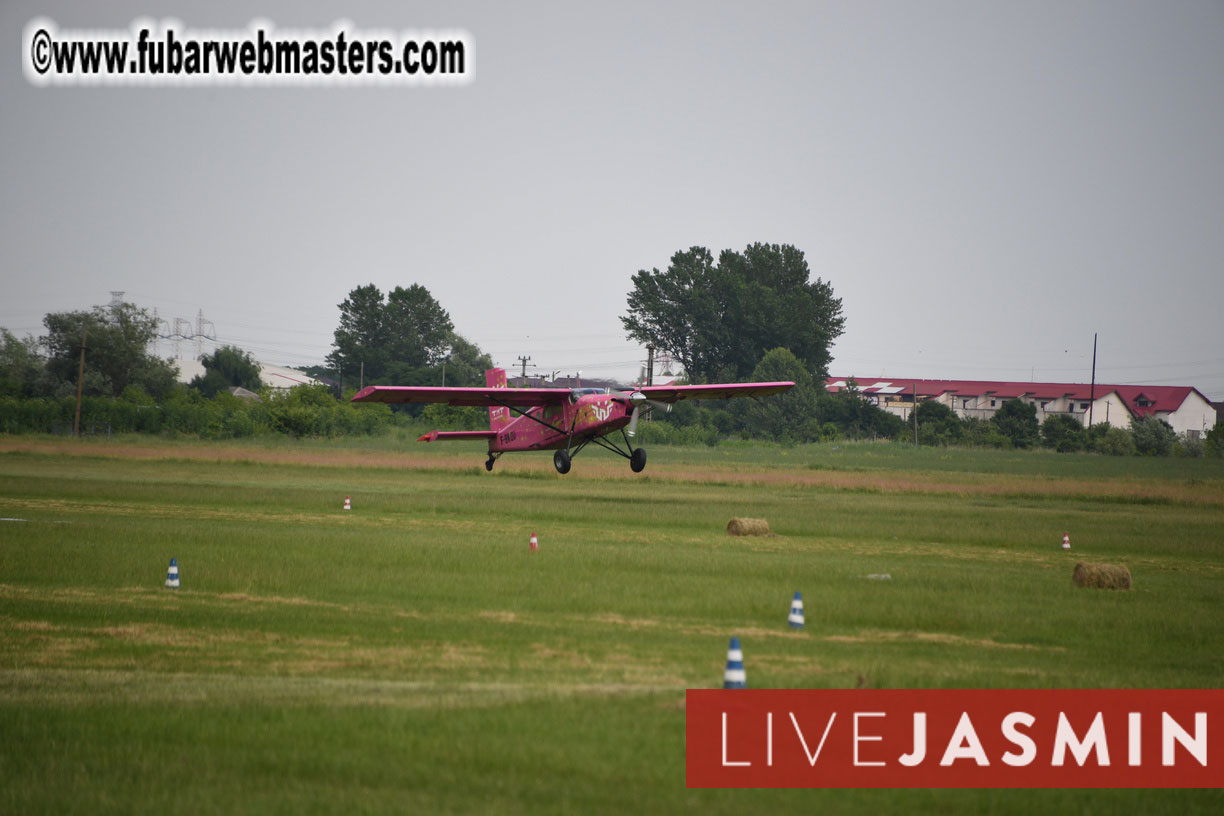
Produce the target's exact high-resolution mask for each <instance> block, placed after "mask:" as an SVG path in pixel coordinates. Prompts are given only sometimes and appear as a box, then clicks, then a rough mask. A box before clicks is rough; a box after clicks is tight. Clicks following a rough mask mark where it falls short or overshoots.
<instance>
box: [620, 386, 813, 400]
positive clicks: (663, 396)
mask: <svg viewBox="0 0 1224 816" xmlns="http://www.w3.org/2000/svg"><path fill="white" fill-rule="evenodd" d="M794 385H795V384H794V383H793V382H761V383H714V384H712V385H644V386H642V387H641V388H638V389H635V390H637V391H640V392H642V394H644V395H645V396H646V398H647V399H651V400H654V401H656V402H666V403H673V402H679V401H680V400H683V399H727V398H729V397H768V396H770V395H771V394H781V393H782V392H783V391H787V390H789V389H791V388H793V387H794Z"/></svg>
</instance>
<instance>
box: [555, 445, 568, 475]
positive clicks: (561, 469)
mask: <svg viewBox="0 0 1224 816" xmlns="http://www.w3.org/2000/svg"><path fill="white" fill-rule="evenodd" d="M553 467H555V468H556V469H557V472H558V473H560V474H562V475H564V474H566V473H569V469H570V455H569V453H568V452H567V451H563V450H559V451H557V452H556V453H554V454H553Z"/></svg>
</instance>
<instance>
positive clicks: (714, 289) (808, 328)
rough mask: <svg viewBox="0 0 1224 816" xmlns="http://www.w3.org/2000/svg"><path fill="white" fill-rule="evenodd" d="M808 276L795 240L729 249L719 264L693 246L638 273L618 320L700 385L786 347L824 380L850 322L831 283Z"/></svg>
mask: <svg viewBox="0 0 1224 816" xmlns="http://www.w3.org/2000/svg"><path fill="white" fill-rule="evenodd" d="M809 277H810V270H809V269H808V265H807V261H806V260H805V259H804V256H803V253H802V252H801V251H799V250H798V249H796V248H795V247H793V246H790V245H778V244H751V245H749V246H748V247H746V248H745V250H744V251H743V252H742V253H738V252H733V251H732V250H724V251H723V252H722V253H721V254H720V255H719V258H718V263H717V264H716V263H714V258H713V256H712V255H711V253H710V251H709V250H708V249H706V248H705V247H696V246H695V247H692V248H690V249H689V250H687V251H681V252H677V253H675V254H674V255H672V257H671V263H670V265H669V266H668V268H667V271H666V272H660V271H659V270H658V269H651V270H644V269H643V270H639V271H638V272H637V273H636V274H635V275H634V276H633V288H632V289H631V291H630V292H629V297H628V307H629V308H628V311H627V313H626V314H625V316H624V317H622V318H621V323H622V324H623V325H624V327H625V331H626V332H627V333H628V335H629V337H630V338H632V339H635V340H637V341H639V342H641V343H643V344H645V345H653V346H655V347H656V348H658V349H660V350H662V351H665V352H667V353H669V354H670V355H671V356H672V357H674V358H675V359H677V360H679V361H680V362H681V363H682V364H683V365H684V368H685V371H686V372H687V373H688V375H689V377H690V379H692V380H693V381H695V382H701V381H709V380H713V379H717V378H720V377H723V376H728V377H732V378H735V379H744V378H746V377H747V376H748V375H749V374H750V372H751V371H752V370H753V368H754V367H755V366H756V364H757V362H758V361H759V360H760V359H761V358H762V357H763V355H764V354H765V352H766V351H768V350H770V349H775V348H786V349H789V350H790V352H791V353H792V354H793V355H794V356H795V357H796V358H797V359H798V360H799V361H800V362H801V363H802V365H803V367H804V368H805V369H806V370H807V372H808V374H809V375H811V376H812V378H813V379H814V380H815V381H816V382H817V383H823V382H824V380H825V378H826V377H827V376H828V367H829V362H830V360H831V355H830V352H829V348H830V346H831V345H832V343H833V341H834V340H836V339H837V338H838V337H839V336H840V335H841V333H842V331H843V328H844V323H845V321H844V318H843V317H842V314H841V300H840V299H839V298H835V297H834V296H833V289H832V287H831V286H830V285H829V284H828V283H826V282H824V281H823V280H821V279H820V278H817V279H816V280H815V281H810V280H809Z"/></svg>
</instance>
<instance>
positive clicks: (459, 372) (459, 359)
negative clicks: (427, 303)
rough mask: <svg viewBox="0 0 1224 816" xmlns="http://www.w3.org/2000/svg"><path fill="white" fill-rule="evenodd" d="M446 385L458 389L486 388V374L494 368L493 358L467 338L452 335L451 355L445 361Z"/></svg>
mask: <svg viewBox="0 0 1224 816" xmlns="http://www.w3.org/2000/svg"><path fill="white" fill-rule="evenodd" d="M443 365H445V366H446V384H447V385H450V386H456V387H460V388H462V387H484V384H485V372H486V371H488V370H489V369H490V368H492V367H493V358H492V357H490V356H489V355H488V354H485V353H484V352H483V351H481V350H480V347H479V346H477V345H476V344H475V343H473V342H471V341H470V340H468V339H467V338H466V337H462V336H461V335H458V334H454V333H453V332H452V333H451V336H450V353H449V354H447V355H446V359H445V360H443Z"/></svg>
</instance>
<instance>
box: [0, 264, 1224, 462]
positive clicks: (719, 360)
mask: <svg viewBox="0 0 1224 816" xmlns="http://www.w3.org/2000/svg"><path fill="white" fill-rule="evenodd" d="M338 308H339V312H340V315H339V321H338V325H337V327H336V329H335V331H334V333H333V343H332V350H331V352H330V353H329V354H328V355H327V357H326V359H325V360H324V362H323V363H322V364H320V365H316V366H307V367H305V368H303V369H302V370H303V371H304V372H305V373H307V374H309V375H311V376H313V377H316V378H320V379H324V380H325V381H328V382H329V383H331V384H332V385H331V387H330V388H329V387H324V386H315V387H305V388H303V387H299V388H295V389H292V390H290V391H288V392H280V391H272V390H270V389H265V388H262V383H261V380H260V374H259V365H258V363H256V361H255V360H254V358H252V357H251V355H250V354H248V353H247V352H245V351H242V350H241V349H238V348H235V347H232V346H223V347H221V348H219V349H217V350H216V351H214V352H213V353H212V354H210V355H207V356H205V357H204V358H202V360H201V362H202V363H203V366H204V373H203V374H201V375H200V376H198V377H196V378H195V379H193V380H192V382H191V383H189V384H187V385H186V386H184V385H181V384H179V383H178V382H177V375H178V372H177V369H176V366H175V364H174V362H173V361H172V360H164V359H159V358H157V357H156V356H154V355H152V354H150V353H149V352H148V348H149V345H150V343H151V341H152V340H153V339H154V338H155V337H156V330H157V325H156V320H155V319H154V318H153V317H152V316H151V315H149V314H148V312H147V311H145V310H143V309H140V308H138V307H136V306H134V305H132V304H128V303H123V304H118V305H110V306H97V307H94V308H93V309H91V310H88V311H76V312H60V313H53V314H48V315H47V316H46V317H45V319H44V321H43V323H44V326H45V328H46V335H45V336H44V337H42V338H39V339H34V338H31V337H27V338H25V339H18V338H17V337H15V336H13V335H12V334H11V333H10V332H8V331H7V330H4V329H0V432H6V433H20V432H31V431H33V432H49V431H55V430H62V429H63V428H64V427H65V426H66V425H69V423H70V422H71V420H72V419H73V418H74V413H75V403H76V399H75V398H76V394H77V390H78V386H79V387H80V391H81V394H82V396H83V399H82V420H83V422H84V423H85V425H86V427H87V428H94V429H97V428H99V427H104V428H107V429H109V430H111V431H112V432H129V431H135V432H146V433H185V434H194V435H199V436H202V437H208V438H216V437H241V436H251V435H255V434H262V433H278V434H288V435H292V436H336V435H346V434H370V433H384V432H386V431H387V430H388V429H389V428H391V427H394V426H396V425H403V424H405V423H409V422H412V421H413V419H414V418H416V419H419V420H420V421H421V422H424V423H430V424H433V425H435V426H436V427H439V428H442V429H461V428H481V427H487V414H486V412H485V411H484V410H482V409H475V408H448V407H446V406H440V405H433V406H428V407H425V408H423V407H421V406H395V407H394V408H388V407H387V406H385V405H353V404H352V403H350V402H348V401H347V398H348V397H351V396H352V394H353V392H354V391H355V390H356V387H357V386H358V385H359V384H364V385H371V384H373V385H443V384H445V385H450V386H480V385H483V384H484V372H485V370H486V369H489V368H492V366H493V361H492V359H491V358H490V357H489V355H488V354H486V353H484V352H482V351H481V350H480V348H479V347H478V346H477V345H476V344H475V343H472V342H470V341H469V340H467V339H466V338H464V337H463V336H461V335H460V334H458V333H457V332H456V331H455V327H454V325H453V323H452V321H451V319H450V315H449V314H448V313H447V311H446V310H445V309H444V308H443V307H442V305H441V304H440V303H438V301H437V300H435V299H434V298H433V296H432V295H431V294H430V293H429V291H428V290H427V289H426V288H425V287H423V286H421V285H419V284H412V285H410V286H408V287H402V286H396V287H394V288H393V289H391V290H390V291H388V292H386V293H384V292H382V291H381V290H380V289H379V288H378V287H377V286H375V285H374V284H372V283H371V284H367V285H364V286H358V287H356V288H354V289H353V290H352V291H350V292H349V293H348V296H347V297H346V298H345V300H344V301H343V302H342V303H340V304H338ZM621 323H622V325H623V327H624V329H625V332H626V335H627V337H628V338H629V339H633V340H636V341H638V342H640V343H641V344H643V345H645V346H652V347H654V348H655V349H657V350H658V351H660V352H666V353H668V354H670V355H671V356H672V357H673V358H674V359H676V360H678V361H679V362H680V363H681V364H682V365H683V366H684V370H685V374H686V378H687V379H688V381H689V382H693V383H704V382H736V381H746V380H754V381H778V380H790V381H793V382H795V383H796V385H795V387H794V388H793V389H791V390H790V391H788V392H786V393H784V394H780V395H778V396H775V397H770V398H768V399H762V400H747V399H740V400H729V401H727V402H725V403H704V402H703V403H695V402H681V403H679V404H678V405H676V406H675V409H674V410H673V411H671V412H670V413H666V414H664V413H662V412H656V414H655V416H654V417H653V419H654V420H656V421H653V422H650V423H647V425H646V427H645V430H644V431H643V433H644V434H645V435H646V437H647V438H649V439H652V440H653V441H654V442H656V443H657V442H663V443H669V442H676V443H696V444H716V443H717V442H718V441H719V440H721V439H726V438H728V437H737V438H746V439H761V440H769V441H773V442H778V443H782V444H799V443H809V442H821V441H828V440H837V439H880V440H899V441H912V440H913V438H914V427H913V425H912V424H910V423H907V422H904V421H902V420H901V419H900V417H898V416H896V415H894V414H892V413H889V412H888V411H885V410H882V409H881V408H879V407H878V406H876V405H874V404H873V403H871V402H869V401H868V400H865V399H863V398H862V395H861V394H859V392H858V391H857V389H856V388H855V387H854V385H853V383H851V384H850V386H849V387H847V388H845V389H841V390H839V391H838V392H836V393H829V392H828V391H827V390H826V389H825V387H824V383H825V381H826V378H827V377H828V367H829V363H830V361H831V359H832V353H831V349H832V345H833V343H834V342H835V341H836V339H837V338H838V337H840V336H841V334H842V333H843V331H844V329H845V319H844V317H843V315H842V303H841V299H840V298H838V297H836V296H835V295H834V292H833V288H832V286H831V285H830V284H829V283H828V282H826V281H824V280H822V279H821V278H819V277H816V278H815V279H813V278H812V274H811V270H810V269H809V267H808V264H807V261H806V259H805V257H804V255H803V253H802V252H801V251H800V250H798V249H797V248H795V247H793V246H790V245H779V244H762V243H755V244H750V245H748V246H747V247H745V248H744V250H742V251H733V250H729V249H726V250H723V251H721V252H720V253H719V254H718V256H717V258H715V255H714V253H712V252H711V251H710V250H708V249H706V248H705V247H700V246H694V247H690V248H689V249H687V250H682V251H679V252H676V253H675V254H673V255H672V257H671V259H670V263H669V264H668V266H667V268H666V269H665V270H659V269H657V268H652V269H649V270H645V269H643V270H639V271H638V272H637V273H636V274H634V275H633V276H632V278H631V289H630V291H629V294H628V298H627V309H626V312H625V314H624V316H623V317H622V318H621ZM82 347H84V352H85V365H84V369H83V375H79V372H81V370H82V369H81V352H82ZM235 386H238V387H241V388H244V389H247V390H249V391H252V392H257V393H258V395H259V399H257V400H252V399H240V398H237V397H235V396H233V395H232V394H231V393H230V392H231V390H232V389H233V388H234V387H235ZM914 415H915V416H916V418H917V442H918V443H920V444H925V445H945V446H946V445H967V446H984V447H1009V448H1033V447H1039V446H1045V447H1048V448H1052V449H1054V450H1058V451H1064V452H1071V451H1095V452H1099V453H1111V454H1132V453H1133V454H1148V455H1169V454H1180V455H1190V456H1196V455H1202V454H1207V455H1224V430H1221V427H1220V426H1219V425H1217V426H1216V428H1215V429H1213V431H1212V432H1210V433H1209V434H1208V435H1207V437H1206V439H1202V440H1196V439H1189V438H1179V437H1178V436H1177V435H1176V434H1175V433H1173V430H1172V428H1171V427H1169V426H1168V424H1167V423H1164V422H1162V421H1161V420H1157V419H1154V418H1151V417H1147V418H1143V419H1139V420H1135V421H1134V422H1133V423H1132V425H1131V427H1130V428H1111V427H1109V426H1107V425H1094V426H1093V427H1091V428H1084V427H1082V426H1081V425H1080V424H1079V422H1078V421H1076V420H1075V419H1074V418H1072V417H1067V416H1054V417H1050V418H1049V419H1047V420H1046V422H1045V424H1044V425H1041V426H1039V425H1038V423H1037V419H1036V409H1035V407H1034V406H1032V405H1028V404H1026V403H1023V402H1021V401H1019V400H1013V401H1009V402H1005V403H1004V404H1003V405H1002V406H1001V408H1000V409H999V411H998V412H997V413H996V414H995V415H994V416H993V417H992V418H990V419H988V420H983V419H961V418H959V417H958V416H956V414H955V413H954V412H953V411H952V410H951V409H950V408H948V407H947V406H945V405H942V404H941V403H937V402H924V403H920V404H918V405H917V406H916V408H915V412H914Z"/></svg>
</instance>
